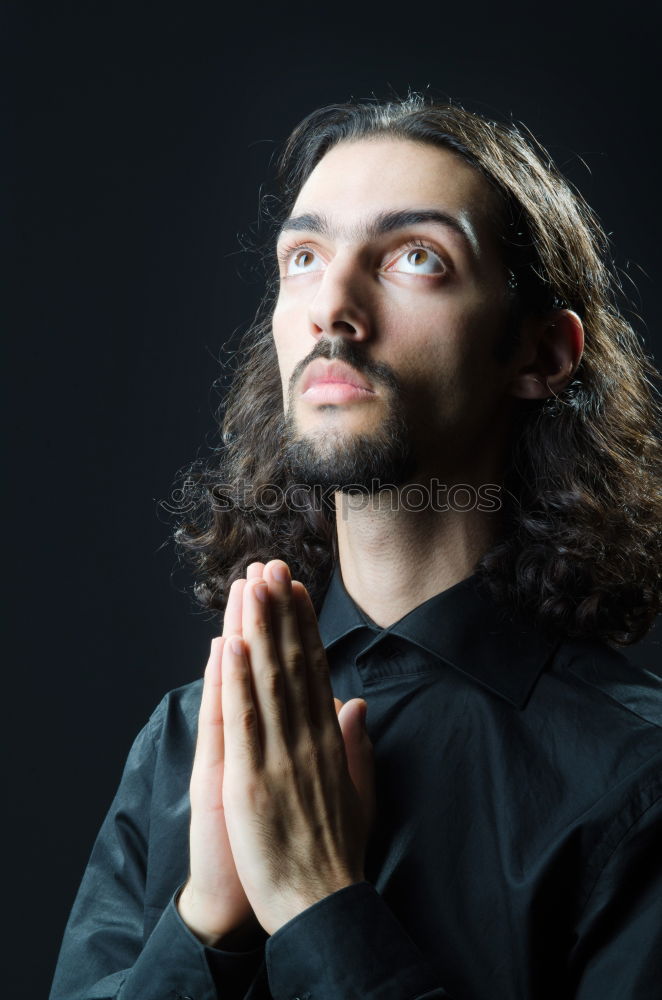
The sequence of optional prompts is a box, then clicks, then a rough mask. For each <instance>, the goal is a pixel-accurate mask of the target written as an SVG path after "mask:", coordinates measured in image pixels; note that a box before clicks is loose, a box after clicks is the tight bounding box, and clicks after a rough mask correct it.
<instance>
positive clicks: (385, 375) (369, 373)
mask: <svg viewBox="0 0 662 1000" xmlns="http://www.w3.org/2000/svg"><path fill="white" fill-rule="evenodd" d="M317 358H324V359H325V360H326V361H343V362H344V363H345V364H348V365H351V367H352V368H355V369H356V371H357V372H359V373H360V374H361V375H365V377H366V378H367V379H368V380H369V381H371V382H380V383H381V384H382V385H385V386H387V387H388V388H389V389H391V390H392V391H393V392H394V393H396V394H400V393H401V392H402V384H401V382H400V379H399V378H398V377H397V375H396V374H395V372H394V371H393V369H392V368H391V367H390V366H389V365H386V364H384V362H381V361H372V360H371V359H370V358H367V357H366V356H365V354H364V353H363V351H362V349H361V348H360V347H359V346H358V344H355V343H354V341H351V340H346V339H345V338H344V337H336V338H334V339H333V340H332V339H330V338H329V337H321V338H320V339H319V340H318V341H317V343H316V344H315V346H314V348H313V349H312V351H311V352H310V354H308V355H307V356H306V357H305V358H304V359H303V360H302V361H300V362H299V363H298V365H296V367H295V369H294V371H293V372H292V375H291V377H290V394H292V393H293V392H294V386H295V385H296V383H297V382H298V381H299V379H300V378H301V375H302V374H303V372H304V371H305V369H306V368H307V367H308V365H309V364H311V362H313V361H315V360H316V359H317Z"/></svg>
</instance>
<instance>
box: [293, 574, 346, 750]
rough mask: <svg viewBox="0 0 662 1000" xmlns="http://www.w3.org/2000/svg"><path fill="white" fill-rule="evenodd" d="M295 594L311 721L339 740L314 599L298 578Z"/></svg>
mask: <svg viewBox="0 0 662 1000" xmlns="http://www.w3.org/2000/svg"><path fill="white" fill-rule="evenodd" d="M292 593H293V594H294V597H295V601H296V610H297V621H298V626H299V633H300V635H301V642H302V645H303V647H304V649H305V650H306V667H307V672H308V703H309V706H310V718H311V722H312V724H313V725H315V726H318V727H319V728H320V729H323V728H324V727H327V726H330V727H331V728H332V729H333V730H334V732H336V734H337V736H338V738H339V739H340V738H341V733H340V729H339V728H338V724H337V718H336V711H337V706H336V705H335V699H334V696H333V691H332V689H331V678H330V675H329V665H328V661H327V658H326V650H325V649H324V644H323V643H322V639H321V637H320V634H319V628H318V625H317V615H316V614H315V609H314V607H313V602H312V601H311V599H310V595H309V593H308V591H307V590H306V588H305V587H304V585H303V584H302V583H301V582H300V581H299V580H293V581H292Z"/></svg>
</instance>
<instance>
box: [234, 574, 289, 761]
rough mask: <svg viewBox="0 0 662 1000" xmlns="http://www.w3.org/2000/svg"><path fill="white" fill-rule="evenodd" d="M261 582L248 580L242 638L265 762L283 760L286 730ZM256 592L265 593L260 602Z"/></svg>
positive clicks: (279, 670)
mask: <svg viewBox="0 0 662 1000" xmlns="http://www.w3.org/2000/svg"><path fill="white" fill-rule="evenodd" d="M268 590H269V588H268V586H267V584H266V582H265V581H264V580H262V579H254V580H248V581H247V582H246V586H245V587H244V592H243V606H242V612H243V617H242V635H243V637H244V639H245V645H246V650H247V660H248V664H249V666H250V676H251V680H252V684H253V695H254V702H255V707H256V710H257V717H258V725H259V729H260V734H261V738H262V746H263V751H264V755H265V758H277V759H281V758H282V757H283V754H284V751H285V748H286V747H287V746H288V738H289V730H288V719H287V705H286V702H285V688H284V679H283V670H282V668H281V665H280V661H279V658H278V652H277V650H276V646H275V644H274V641H273V634H272V630H271V613H270V610H269V593H268ZM256 591H257V592H259V591H262V592H263V593H264V600H260V599H259V597H258V595H257V593H256Z"/></svg>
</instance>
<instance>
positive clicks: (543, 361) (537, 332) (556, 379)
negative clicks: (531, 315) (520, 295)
mask: <svg viewBox="0 0 662 1000" xmlns="http://www.w3.org/2000/svg"><path fill="white" fill-rule="evenodd" d="M522 342H523V343H524V345H525V346H524V347H523V349H522V351H521V352H520V360H521V357H522V354H524V362H523V363H521V364H520V367H519V369H518V370H517V371H516V372H515V374H514V375H513V377H512V379H511V382H510V390H511V393H512V395H513V396H517V397H518V398H519V399H544V398H545V397H547V396H552V395H558V393H559V392H561V390H562V389H565V387H566V385H567V384H568V382H569V381H570V379H571V378H572V376H573V375H574V373H575V371H576V370H577V367H578V366H579V362H580V361H581V357H582V354H583V352H584V327H583V325H582V321H581V320H580V318H579V316H578V315H577V313H576V312H573V311H572V310H571V309H554V310H553V311H552V312H550V313H547V315H546V316H544V317H542V318H537V319H532V320H528V321H526V323H525V328H524V331H523V336H522Z"/></svg>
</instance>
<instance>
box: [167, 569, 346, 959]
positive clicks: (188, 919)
mask: <svg viewBox="0 0 662 1000" xmlns="http://www.w3.org/2000/svg"><path fill="white" fill-rule="evenodd" d="M263 570H264V564H263V563H259V562H256V563H252V564H251V565H250V566H249V567H248V569H247V573H246V579H243V578H242V579H240V580H235V582H234V583H233V584H232V587H231V588H230V594H229V597H228V602H227V606H226V610H225V616H224V620H223V635H222V636H219V637H217V638H215V639H214V640H213V641H212V648H211V653H210V656H209V660H208V662H207V667H206V669H205V675H204V685H203V693H202V700H201V704H200V713H199V718H198V737H197V743H196V751H195V759H194V763H193V772H192V775H191V784H190V797H191V826H190V865H191V874H190V876H189V879H188V881H187V883H186V885H185V887H184V889H183V890H182V892H181V894H180V896H179V900H178V902H177V907H178V910H179V912H180V915H181V917H182V919H183V920H184V922H185V923H186V924H187V925H188V926H189V927H190V928H191V930H192V931H193V932H194V933H195V934H196V935H197V936H198V937H199V938H200V940H202V941H203V942H204V943H205V944H208V945H210V946H212V947H213V946H217V947H224V948H228V949H229V950H233V949H237V948H238V949H241V950H243V949H245V948H250V947H252V946H253V945H254V944H255V943H258V942H257V937H258V934H259V935H260V936H261V934H262V930H261V927H260V924H259V922H258V920H257V918H256V916H255V914H254V912H253V909H252V907H251V904H250V903H249V901H248V899H247V897H246V893H245V891H244V889H243V886H242V884H241V881H240V880H239V876H238V875H237V870H236V866H235V863H234V859H233V856H232V850H231V847H230V843H229V840H228V835H227V829H226V823H225V815H224V809H223V800H222V786H223V761H224V735H223V713H222V696H221V659H222V654H223V646H224V643H225V641H226V637H227V636H228V635H229V634H235V635H237V634H239V635H241V634H242V594H243V590H244V587H245V585H246V583H247V580H249V579H255V578H262V575H263ZM302 589H303V590H304V591H305V588H303V587H302ZM334 703H335V709H336V711H337V712H339V711H340V709H341V708H343V702H342V701H340V699H338V698H335V699H334ZM352 706H354V715H352V714H351V710H352ZM355 713H356V703H355V702H351V703H348V708H347V709H346V712H345V713H344V714H343V717H342V719H341V726H342V727H343V731H344V732H346V733H347V734H348V739H349V740H350V744H351V741H352V733H353V732H354V729H355V728H356V726H355V723H356V716H355ZM348 753H349V755H350V757H351V756H352V749H351V745H350V747H348Z"/></svg>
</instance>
